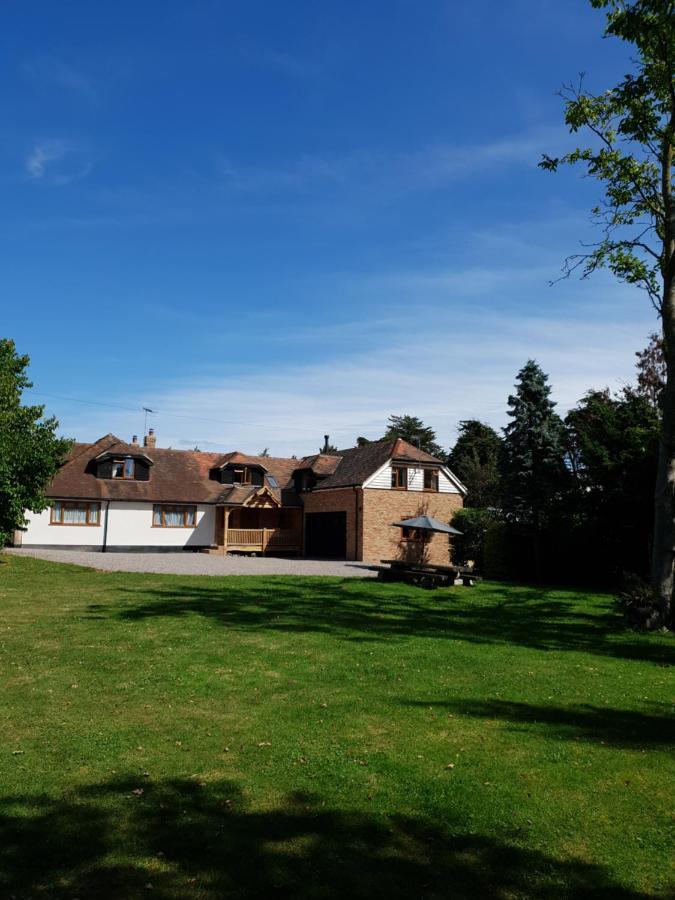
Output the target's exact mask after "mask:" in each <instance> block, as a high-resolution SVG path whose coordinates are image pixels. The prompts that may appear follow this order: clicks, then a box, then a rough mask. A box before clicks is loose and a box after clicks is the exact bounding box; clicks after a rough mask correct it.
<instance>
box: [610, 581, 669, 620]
mask: <svg viewBox="0 0 675 900" xmlns="http://www.w3.org/2000/svg"><path fill="white" fill-rule="evenodd" d="M616 603H617V606H618V607H619V609H620V610H621V611H622V612H623V614H624V616H625V618H626V621H627V622H628V624H629V625H630V627H631V628H640V629H650V628H654V627H655V626H656V625H657V624H658V621H659V615H658V607H657V602H656V597H655V596H654V591H653V590H652V588H651V586H650V585H649V584H648V583H647V582H646V581H645V580H644V579H643V578H640V576H639V575H633V574H627V575H625V576H624V578H623V586H622V588H621V592H620V593H619V595H618V596H617V598H616Z"/></svg>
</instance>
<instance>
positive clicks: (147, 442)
mask: <svg viewBox="0 0 675 900" xmlns="http://www.w3.org/2000/svg"><path fill="white" fill-rule="evenodd" d="M143 446H144V447H150V448H152V447H156V446H157V438H156V437H155V429H154V428H148V433H147V434H146V435H145V437H144V438H143Z"/></svg>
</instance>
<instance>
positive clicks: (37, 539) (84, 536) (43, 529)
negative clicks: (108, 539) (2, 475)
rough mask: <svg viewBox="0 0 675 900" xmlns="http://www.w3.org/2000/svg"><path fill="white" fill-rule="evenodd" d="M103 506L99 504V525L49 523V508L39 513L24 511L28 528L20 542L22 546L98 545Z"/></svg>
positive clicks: (100, 542)
mask: <svg viewBox="0 0 675 900" xmlns="http://www.w3.org/2000/svg"><path fill="white" fill-rule="evenodd" d="M103 508H104V504H101V514H100V515H101V524H100V525H50V524H49V520H50V518H51V510H50V509H45V510H44V511H43V512H41V513H31V512H29V513H26V520H27V521H28V530H27V531H24V533H23V538H22V541H21V543H22V545H23V546H24V547H25V546H27V545H29V544H54V545H55V546H59V547H67V546H69V545H71V546H72V545H73V544H77V545H78V546H81V547H100V546H101V544H102V543H103Z"/></svg>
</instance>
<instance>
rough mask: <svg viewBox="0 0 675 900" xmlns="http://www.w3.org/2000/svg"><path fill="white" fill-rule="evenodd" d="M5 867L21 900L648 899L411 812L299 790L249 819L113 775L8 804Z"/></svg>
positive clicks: (221, 793)
mask: <svg viewBox="0 0 675 900" xmlns="http://www.w3.org/2000/svg"><path fill="white" fill-rule="evenodd" d="M139 790H141V793H140V794H139V793H134V791H136V792H138V791H139ZM0 860H1V861H2V868H1V869H0V888H1V889H2V896H4V897H10V896H13V897H16V898H17V900H23V898H26V897H28V896H31V897H32V896H40V897H44V898H51V900H66V898H69V900H72V898H73V897H81V898H84V897H92V898H93V897H96V898H125V900H128V898H136V897H149V896H150V897H154V898H160V900H169V898H176V900H177V898H181V900H182V898H190V897H195V898H200V900H218V898H224V897H237V898H249V897H250V898H266V897H294V898H296V897H297V898H310V897H311V898H319V897H320V898H328V900H330V898H345V897H350V898H351V897H355V898H359V897H364V898H365V897H368V898H371V897H375V896H379V897H388V898H389V897H394V898H397V897H401V898H403V897H406V898H408V897H415V896H419V897H425V898H435V897H438V898H440V897H450V896H451V897H458V898H461V897H471V898H475V897H507V896H508V897H511V896H518V897H525V898H530V897H531V898H535V897H536V898H539V897H549V898H563V897H565V898H582V897H583V898H592V897H595V898H607V900H609V898H612V900H617V898H618V900H629V898H631V900H637V898H640V897H644V896H646V895H644V894H640V893H636V892H633V891H631V890H628V889H626V888H624V887H622V886H621V885H619V884H617V883H616V882H613V881H612V879H611V878H610V877H609V876H608V874H607V872H606V871H605V870H604V869H603V868H602V867H600V866H596V865H593V864H591V863H589V862H586V861H581V860H574V859H570V860H567V861H563V862H561V861H558V860H554V859H552V858H550V857H548V856H546V855H545V854H543V853H541V852H540V851H538V850H528V849H522V848H519V847H517V846H514V845H512V844H509V843H500V842H498V841H495V840H493V839H489V838H485V837H479V836H475V835H461V836H453V835H451V834H450V833H448V832H445V831H443V830H442V829H441V828H439V827H437V826H435V825H432V824H429V823H425V822H423V821H420V820H417V819H414V818H411V817H403V816H398V817H395V818H376V817H371V816H368V815H365V814H362V813H345V812H341V811H337V810H326V809H324V808H322V807H320V806H319V804H318V801H317V800H316V799H313V798H311V797H309V796H297V795H296V796H292V797H289V798H287V800H286V802H285V804H284V807H283V808H282V809H278V810H274V811H271V812H258V811H251V810H249V809H247V806H246V803H245V801H244V799H243V797H242V795H241V792H240V790H239V788H238V787H237V785H235V784H233V783H231V782H225V781H224V782H219V783H211V784H209V785H200V784H198V783H197V782H195V781H185V780H175V781H164V782H155V783H152V782H145V783H144V784H143V785H142V789H141V787H140V786H139V783H138V781H137V780H135V779H119V780H115V781H110V782H107V783H104V784H100V785H94V786H91V787H89V788H84V789H81V790H80V791H79V792H77V793H75V794H74V795H72V796H70V797H69V798H68V799H63V800H60V801H55V800H49V799H46V798H43V797H17V798H5V799H4V800H3V801H1V802H0Z"/></svg>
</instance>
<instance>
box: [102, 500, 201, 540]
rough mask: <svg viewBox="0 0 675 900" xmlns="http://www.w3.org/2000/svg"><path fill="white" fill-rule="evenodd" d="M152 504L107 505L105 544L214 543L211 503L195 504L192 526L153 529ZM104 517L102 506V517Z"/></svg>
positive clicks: (120, 503)
mask: <svg viewBox="0 0 675 900" xmlns="http://www.w3.org/2000/svg"><path fill="white" fill-rule="evenodd" d="M152 507H153V504H152V503H122V502H120V501H113V502H111V504H110V513H109V518H108V546H109V547H114V546H116V545H117V546H124V547H190V546H194V545H198V546H200V547H203V546H207V547H208V546H209V545H210V544H212V543H213V538H214V531H215V530H214V523H215V515H214V510H215V507H213V506H198V507H197V526H196V527H195V528H153V526H152ZM104 516H105V505H104V506H103V508H102V510H101V519H103V517H104Z"/></svg>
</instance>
